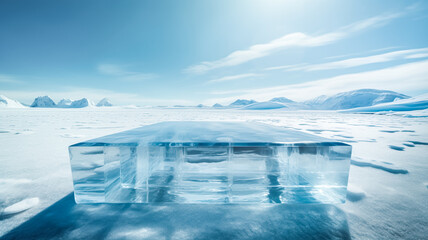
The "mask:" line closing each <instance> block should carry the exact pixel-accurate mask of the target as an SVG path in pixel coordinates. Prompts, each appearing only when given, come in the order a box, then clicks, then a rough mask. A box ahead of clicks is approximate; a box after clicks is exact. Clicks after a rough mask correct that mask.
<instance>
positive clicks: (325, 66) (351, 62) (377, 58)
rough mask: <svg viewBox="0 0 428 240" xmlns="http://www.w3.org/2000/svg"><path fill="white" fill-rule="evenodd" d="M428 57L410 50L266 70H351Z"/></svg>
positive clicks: (420, 50) (427, 51) (424, 51)
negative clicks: (376, 64) (375, 64)
mask: <svg viewBox="0 0 428 240" xmlns="http://www.w3.org/2000/svg"><path fill="white" fill-rule="evenodd" d="M425 57H428V48H418V49H408V50H401V51H394V52H388V53H383V54H377V55H371V56H366V57H357V58H349V59H345V60H341V61H334V62H327V63H321V64H304V65H285V66H277V67H270V68H266V69H265V70H279V69H283V70H286V71H307V72H309V71H319V70H330V69H341V68H351V67H357V66H363V65H368V64H374V63H383V62H390V61H395V60H402V59H410V58H411V59H416V58H425Z"/></svg>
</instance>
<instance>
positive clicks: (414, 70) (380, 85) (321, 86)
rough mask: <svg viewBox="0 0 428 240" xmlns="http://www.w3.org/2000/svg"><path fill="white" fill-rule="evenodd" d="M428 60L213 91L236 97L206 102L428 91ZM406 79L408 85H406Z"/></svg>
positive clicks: (303, 98)
mask: <svg viewBox="0 0 428 240" xmlns="http://www.w3.org/2000/svg"><path fill="white" fill-rule="evenodd" d="M426 76H428V60H423V61H419V62H413V63H407V64H402V65H398V66H394V67H389V68H383V69H379V70H375V71H367V72H361V73H354V74H344V75H339V76H336V77H332V78H325V79H320V80H315V81H309V82H305V83H299V84H290V85H282V86H276V87H269V88H261V89H260V88H259V89H249V90H238V91H225V92H212V94H228V95H232V94H233V96H229V97H222V98H212V99H209V100H207V101H206V104H212V103H216V102H219V103H227V102H231V101H233V100H234V99H237V98H247V99H257V100H260V101H263V100H268V99H271V98H272V97H287V98H291V99H293V100H298V101H300V100H307V99H310V98H313V97H316V96H319V95H323V94H324V95H331V94H335V93H338V92H343V91H350V90H354V89H361V88H375V89H387V90H393V91H398V92H404V93H406V92H409V91H428V82H427V77H426ZM403 81H405V84H403Z"/></svg>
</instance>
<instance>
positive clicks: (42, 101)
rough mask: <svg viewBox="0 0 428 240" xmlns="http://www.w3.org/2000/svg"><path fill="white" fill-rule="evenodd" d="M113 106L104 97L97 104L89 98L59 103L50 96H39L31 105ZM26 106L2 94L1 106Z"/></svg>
mask: <svg viewBox="0 0 428 240" xmlns="http://www.w3.org/2000/svg"><path fill="white" fill-rule="evenodd" d="M95 106H97V107H111V106H113V104H112V103H111V102H110V100H108V99H107V98H103V99H102V100H101V101H99V102H98V104H97V105H95V104H94V103H93V102H92V101H90V100H88V99H87V98H82V99H79V100H75V101H73V100H70V99H62V100H61V101H59V102H58V103H57V104H56V103H55V102H54V101H53V100H52V99H51V98H50V97H48V96H43V97H37V98H36V99H34V101H33V103H32V104H31V105H30V107H32V108H84V107H95ZM25 107H26V106H25V105H24V104H22V103H20V102H18V101H16V100H12V99H9V98H7V97H6V96H3V95H0V108H25Z"/></svg>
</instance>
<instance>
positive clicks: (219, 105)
mask: <svg viewBox="0 0 428 240" xmlns="http://www.w3.org/2000/svg"><path fill="white" fill-rule="evenodd" d="M212 107H213V108H222V107H223V105H221V104H220V103H216V104H214V105H213V106H212Z"/></svg>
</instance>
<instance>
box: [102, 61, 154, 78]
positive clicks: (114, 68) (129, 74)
mask: <svg viewBox="0 0 428 240" xmlns="http://www.w3.org/2000/svg"><path fill="white" fill-rule="evenodd" d="M97 69H98V72H100V73H101V74H104V75H110V76H116V77H117V78H118V79H119V80H122V81H144V80H148V79H153V78H156V77H157V75H156V74H152V73H141V72H133V71H127V70H126V69H125V68H124V67H123V66H119V65H115V64H99V65H98V68H97Z"/></svg>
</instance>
